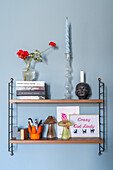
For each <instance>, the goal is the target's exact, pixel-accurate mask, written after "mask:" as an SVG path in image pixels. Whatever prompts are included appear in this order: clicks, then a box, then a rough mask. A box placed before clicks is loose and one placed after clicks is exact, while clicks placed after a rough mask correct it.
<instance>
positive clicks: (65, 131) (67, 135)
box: [61, 127, 71, 140]
mask: <svg viewBox="0 0 113 170" xmlns="http://www.w3.org/2000/svg"><path fill="white" fill-rule="evenodd" d="M70 137H71V136H70V128H69V127H63V132H62V137H61V139H62V140H68V139H70Z"/></svg>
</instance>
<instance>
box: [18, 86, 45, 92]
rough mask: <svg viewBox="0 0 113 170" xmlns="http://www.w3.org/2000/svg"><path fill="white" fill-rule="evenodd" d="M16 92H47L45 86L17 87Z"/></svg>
mask: <svg viewBox="0 0 113 170" xmlns="http://www.w3.org/2000/svg"><path fill="white" fill-rule="evenodd" d="M16 90H42V91H44V90H45V87H43V86H16Z"/></svg>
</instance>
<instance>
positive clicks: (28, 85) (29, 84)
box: [16, 81, 45, 99]
mask: <svg viewBox="0 0 113 170" xmlns="http://www.w3.org/2000/svg"><path fill="white" fill-rule="evenodd" d="M16 99H45V81H16Z"/></svg>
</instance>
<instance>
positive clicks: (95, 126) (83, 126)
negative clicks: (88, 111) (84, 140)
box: [69, 115, 99, 137]
mask: <svg viewBox="0 0 113 170" xmlns="http://www.w3.org/2000/svg"><path fill="white" fill-rule="evenodd" d="M69 119H70V121H71V122H72V123H73V125H72V126H70V133H71V137H99V115H70V116H69Z"/></svg>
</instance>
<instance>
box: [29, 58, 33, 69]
mask: <svg viewBox="0 0 113 170" xmlns="http://www.w3.org/2000/svg"><path fill="white" fill-rule="evenodd" d="M32 59H33V57H31V58H30V60H29V65H28V69H29V68H30V65H31V61H32Z"/></svg>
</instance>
